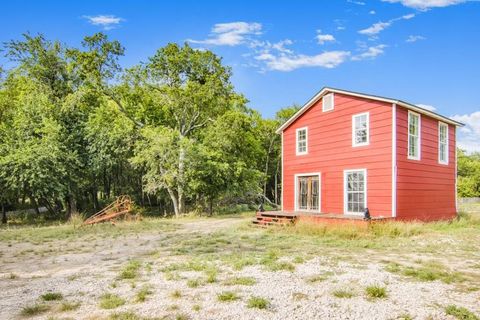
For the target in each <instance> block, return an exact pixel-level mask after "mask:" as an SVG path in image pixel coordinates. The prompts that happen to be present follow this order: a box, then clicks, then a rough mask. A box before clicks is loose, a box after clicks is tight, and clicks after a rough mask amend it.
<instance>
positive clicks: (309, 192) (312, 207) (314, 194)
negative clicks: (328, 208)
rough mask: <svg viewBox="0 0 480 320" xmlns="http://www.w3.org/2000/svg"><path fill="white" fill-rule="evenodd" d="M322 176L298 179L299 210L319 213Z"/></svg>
mask: <svg viewBox="0 0 480 320" xmlns="http://www.w3.org/2000/svg"><path fill="white" fill-rule="evenodd" d="M319 177H320V175H319V174H318V175H313V176H300V177H298V178H297V188H298V189H297V190H298V194H297V197H298V198H297V210H302V211H318V210H319V207H320V179H319Z"/></svg>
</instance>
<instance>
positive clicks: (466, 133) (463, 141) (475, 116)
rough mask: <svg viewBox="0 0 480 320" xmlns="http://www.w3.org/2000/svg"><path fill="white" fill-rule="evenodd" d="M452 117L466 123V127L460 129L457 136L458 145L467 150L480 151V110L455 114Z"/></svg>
mask: <svg viewBox="0 0 480 320" xmlns="http://www.w3.org/2000/svg"><path fill="white" fill-rule="evenodd" d="M451 118H452V119H454V120H456V121H459V122H462V123H464V124H465V127H463V128H460V130H459V134H458V138H457V141H458V146H459V147H460V148H461V149H464V150H466V151H467V152H479V151H480V143H479V141H480V111H475V112H473V113H470V114H464V115H454V116H453V117H451Z"/></svg>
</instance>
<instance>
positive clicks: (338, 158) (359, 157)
mask: <svg viewBox="0 0 480 320" xmlns="http://www.w3.org/2000/svg"><path fill="white" fill-rule="evenodd" d="M363 112H369V113H370V144H369V145H368V146H361V147H352V116H353V115H355V114H359V113H363ZM391 122H392V113H391V104H388V103H384V102H379V101H374V100H370V99H365V98H358V97H352V96H347V95H342V94H338V93H336V94H335V107H334V110H333V111H328V112H322V100H321V99H320V100H319V101H317V102H316V103H315V104H314V105H313V106H312V107H311V108H310V109H309V110H308V112H305V113H304V114H302V115H301V116H300V117H299V118H297V119H296V120H295V121H294V122H293V123H292V124H291V125H290V126H289V127H287V128H286V129H285V130H284V132H283V157H284V158H283V163H284V168H283V170H284V171H283V175H284V180H283V210H285V211H293V210H294V207H295V204H294V201H295V199H294V198H295V185H294V176H295V174H301V173H312V172H321V174H322V177H321V199H322V203H321V212H325V213H338V214H343V212H344V176H343V174H344V170H348V169H367V184H368V185H367V206H368V208H369V210H370V214H371V215H372V216H374V217H375V216H384V217H385V216H391V194H392V192H391V185H392V182H391V181H392V174H391V170H392V167H391V161H392V160H391V159H392V149H391V148H392V146H391V141H392V140H391V139H392V130H391ZM305 126H308V154H306V155H301V156H297V155H295V148H296V134H295V132H296V129H298V128H301V127H305Z"/></svg>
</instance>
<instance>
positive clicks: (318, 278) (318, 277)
mask: <svg viewBox="0 0 480 320" xmlns="http://www.w3.org/2000/svg"><path fill="white" fill-rule="evenodd" d="M332 275H333V272H331V271H328V272H324V273H322V274H317V275H313V276H310V277H308V278H306V279H305V281H307V282H309V283H315V282H322V281H325V280H327V279H328V278H330V277H331V276H332Z"/></svg>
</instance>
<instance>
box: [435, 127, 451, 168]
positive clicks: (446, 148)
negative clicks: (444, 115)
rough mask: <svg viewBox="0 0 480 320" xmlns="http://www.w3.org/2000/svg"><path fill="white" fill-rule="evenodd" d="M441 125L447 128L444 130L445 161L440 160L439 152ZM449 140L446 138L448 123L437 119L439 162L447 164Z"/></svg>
mask: <svg viewBox="0 0 480 320" xmlns="http://www.w3.org/2000/svg"><path fill="white" fill-rule="evenodd" d="M441 127H445V128H447V130H446V132H445V138H446V145H445V153H446V155H445V159H446V160H445V161H442V160H441V154H440V152H441V149H440V144H441V142H440V128H441ZM449 142H450V141H449V139H448V124H446V123H444V122H440V121H439V122H438V163H439V164H445V165H448V158H449V156H448V144H449Z"/></svg>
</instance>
